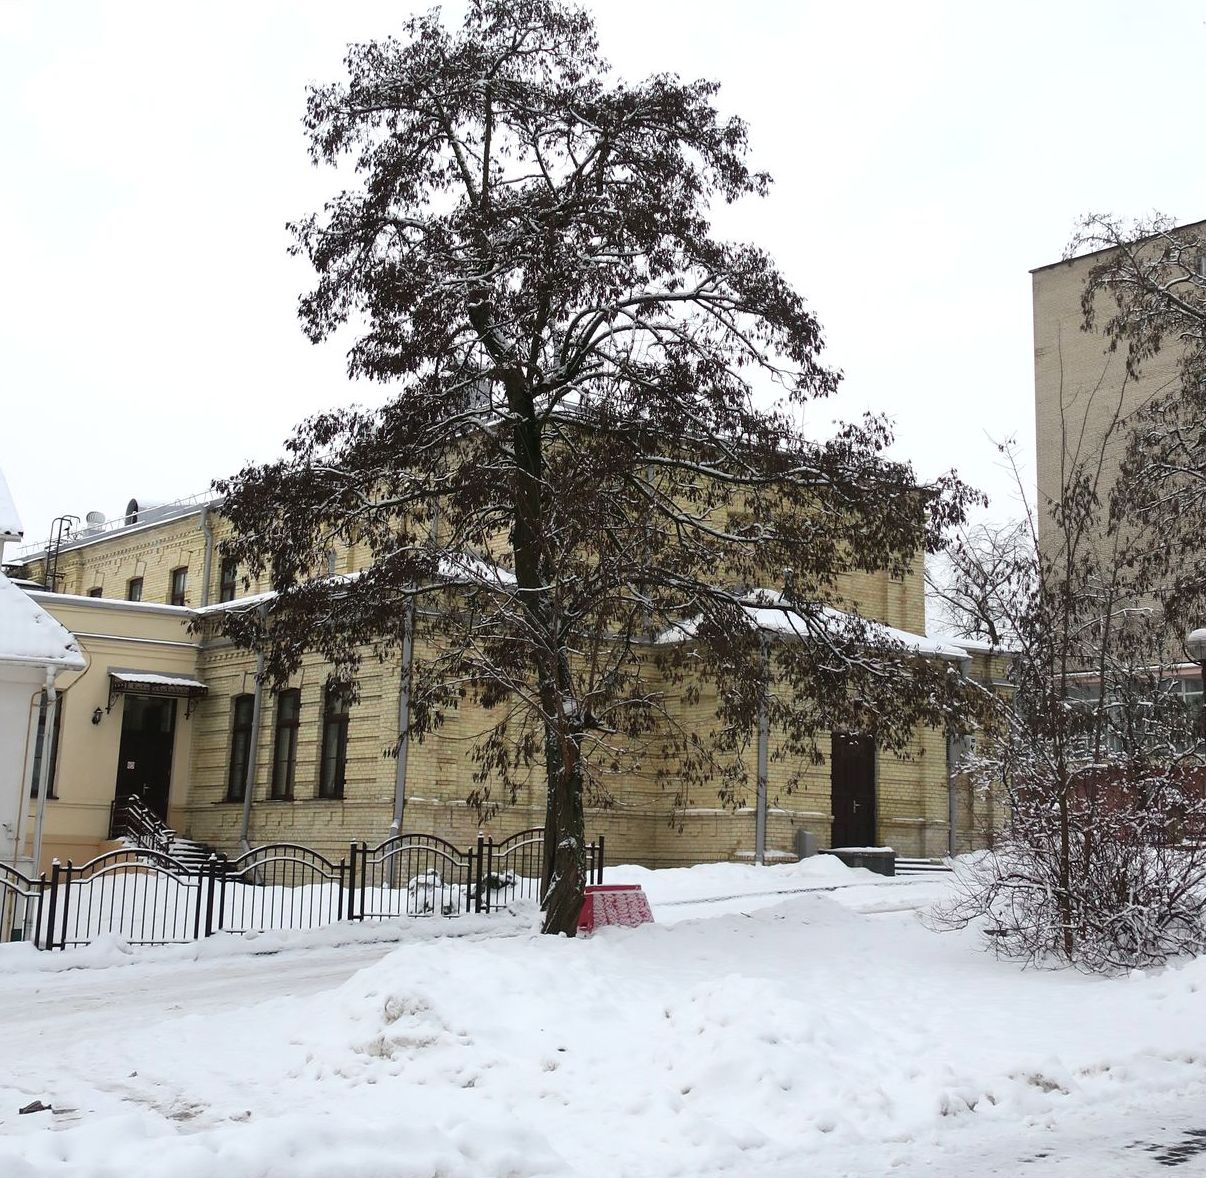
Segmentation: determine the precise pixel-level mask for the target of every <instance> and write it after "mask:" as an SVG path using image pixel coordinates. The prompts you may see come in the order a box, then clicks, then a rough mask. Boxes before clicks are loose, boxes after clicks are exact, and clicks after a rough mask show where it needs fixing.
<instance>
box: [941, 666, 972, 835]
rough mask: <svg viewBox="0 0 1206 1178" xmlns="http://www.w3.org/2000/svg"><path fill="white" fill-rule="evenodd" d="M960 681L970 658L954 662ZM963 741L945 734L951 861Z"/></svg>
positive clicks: (952, 732)
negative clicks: (956, 787)
mask: <svg viewBox="0 0 1206 1178" xmlns="http://www.w3.org/2000/svg"><path fill="white" fill-rule="evenodd" d="M955 666H956V667H957V668H958V672H959V678H960V680H966V679H967V670H968V668H969V667H970V666H971V659H970V658H962V659H956V660H955ZM962 744H963V741H962V739H961V738H960V737H957V736H956V735H955V733H954V731H953V730H952V729H950V728H948V729H947V732H946V853H947V854H948V855H949V856H950V857H951V858H952V859H953V858H954V857H955V855H956V854H958V851H959V829H958V826H959V805H958V799H957V798H956V796H955V774H956V772H957V771H958V767H959V761H960V759H961V758H960V752H961V746H962Z"/></svg>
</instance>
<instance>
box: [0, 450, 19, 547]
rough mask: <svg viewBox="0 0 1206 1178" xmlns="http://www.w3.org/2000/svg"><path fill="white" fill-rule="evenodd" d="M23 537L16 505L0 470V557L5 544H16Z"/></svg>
mask: <svg viewBox="0 0 1206 1178" xmlns="http://www.w3.org/2000/svg"><path fill="white" fill-rule="evenodd" d="M24 535H25V529H24V528H22V527H21V517H20V516H19V515H18V514H17V505H16V504H15V503H14V502H13V497H12V494H11V493H10V491H9V489H8V483H6V482H5V481H4V471H2V470H0V555H2V554H3V552H4V545H5V544H12V543H17V542H19V541H20V540H21V538H22V537H23V536H24Z"/></svg>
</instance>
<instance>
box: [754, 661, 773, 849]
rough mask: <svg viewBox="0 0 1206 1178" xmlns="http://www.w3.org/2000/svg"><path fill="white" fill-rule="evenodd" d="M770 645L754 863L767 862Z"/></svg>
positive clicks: (762, 717)
mask: <svg viewBox="0 0 1206 1178" xmlns="http://www.w3.org/2000/svg"><path fill="white" fill-rule="evenodd" d="M769 693H770V645H769V643H768V642H767V640H766V638H765V637H763V639H762V696H761V698H760V700H759V702H758V797H757V803H756V808H755V811H754V862H755V863H756V864H758V865H759V866H761V865H762V864H764V863H765V862H766V779H767V762H768V760H769V755H768V754H769V745H770V708H769V706H768V702H769V701H768V695H769Z"/></svg>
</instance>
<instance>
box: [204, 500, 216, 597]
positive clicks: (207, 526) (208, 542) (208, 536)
mask: <svg viewBox="0 0 1206 1178" xmlns="http://www.w3.org/2000/svg"><path fill="white" fill-rule="evenodd" d="M201 530H202V531H203V532H204V533H205V559H204V561H203V563H202V565H201V604H202V605H209V577H210V573H212V572H213V567H214V526H213V524H212V523H210V522H209V507H208V505H207V506H205V507H203V508H201Z"/></svg>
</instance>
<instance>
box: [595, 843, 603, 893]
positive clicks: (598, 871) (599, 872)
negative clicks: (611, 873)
mask: <svg viewBox="0 0 1206 1178" xmlns="http://www.w3.org/2000/svg"><path fill="white" fill-rule="evenodd" d="M602 882H603V835H599V845H598V849H597V850H596V851H595V883H597V884H601V883H602Z"/></svg>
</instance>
